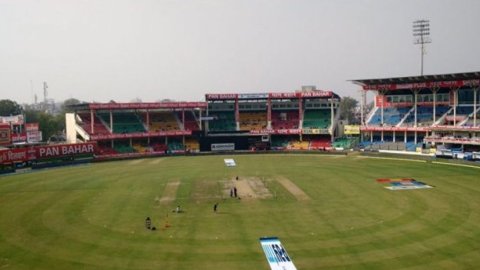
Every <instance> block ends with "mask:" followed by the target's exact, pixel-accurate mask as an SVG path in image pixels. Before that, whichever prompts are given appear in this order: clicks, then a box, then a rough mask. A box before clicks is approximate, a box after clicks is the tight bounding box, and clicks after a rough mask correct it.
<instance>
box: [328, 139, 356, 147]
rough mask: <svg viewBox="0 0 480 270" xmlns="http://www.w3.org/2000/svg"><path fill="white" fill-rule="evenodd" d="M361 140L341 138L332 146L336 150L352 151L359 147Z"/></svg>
mask: <svg viewBox="0 0 480 270" xmlns="http://www.w3.org/2000/svg"><path fill="white" fill-rule="evenodd" d="M358 140H359V138H347V137H341V138H337V139H335V141H334V142H333V144H332V146H333V147H334V148H343V149H350V148H353V147H355V146H356V145H357V143H358Z"/></svg>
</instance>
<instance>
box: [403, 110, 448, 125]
mask: <svg viewBox="0 0 480 270" xmlns="http://www.w3.org/2000/svg"><path fill="white" fill-rule="evenodd" d="M449 109H450V107H448V106H437V107H436V108H435V118H436V119H438V118H440V117H441V116H442V115H444V114H445V113H446V112H447V111H448V110H449ZM414 124H415V113H414V111H413V110H412V111H411V112H410V114H409V115H408V116H407V118H406V119H405V121H404V122H403V125H406V126H413V125H414ZM417 124H418V125H419V126H427V125H431V124H433V107H432V106H418V107H417Z"/></svg>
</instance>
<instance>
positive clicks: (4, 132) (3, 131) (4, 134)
mask: <svg viewBox="0 0 480 270" xmlns="http://www.w3.org/2000/svg"><path fill="white" fill-rule="evenodd" d="M11 143H12V139H11V137H10V126H9V125H2V126H0V145H8V144H11Z"/></svg>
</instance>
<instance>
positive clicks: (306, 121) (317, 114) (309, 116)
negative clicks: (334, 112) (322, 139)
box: [303, 109, 331, 129]
mask: <svg viewBox="0 0 480 270" xmlns="http://www.w3.org/2000/svg"><path fill="white" fill-rule="evenodd" d="M330 117H331V112H330V110H329V109H328V110H305V114H304V117H303V128H310V129H327V128H328V127H329V126H330V122H331V121H330Z"/></svg>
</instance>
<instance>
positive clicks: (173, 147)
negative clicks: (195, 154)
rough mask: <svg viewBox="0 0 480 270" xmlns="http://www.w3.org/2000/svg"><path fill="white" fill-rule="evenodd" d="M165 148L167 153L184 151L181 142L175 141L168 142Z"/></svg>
mask: <svg viewBox="0 0 480 270" xmlns="http://www.w3.org/2000/svg"><path fill="white" fill-rule="evenodd" d="M167 146H168V150H169V151H183V150H185V147H184V145H183V144H182V143H181V142H179V141H176V140H171V141H169V142H168V145H167Z"/></svg>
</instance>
